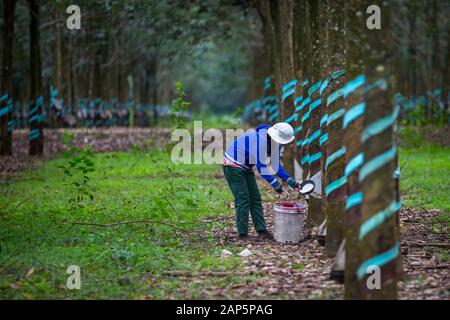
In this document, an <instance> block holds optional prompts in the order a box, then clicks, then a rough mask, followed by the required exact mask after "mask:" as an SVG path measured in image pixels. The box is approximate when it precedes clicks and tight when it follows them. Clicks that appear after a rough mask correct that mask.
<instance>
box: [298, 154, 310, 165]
mask: <svg viewBox="0 0 450 320" xmlns="http://www.w3.org/2000/svg"><path fill="white" fill-rule="evenodd" d="M307 162H309V154H307V155H305V156H304V157H303V158H302V161H301V162H300V163H301V164H305V163H307Z"/></svg>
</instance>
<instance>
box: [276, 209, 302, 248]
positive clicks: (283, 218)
mask: <svg viewBox="0 0 450 320" xmlns="http://www.w3.org/2000/svg"><path fill="white" fill-rule="evenodd" d="M307 210H308V206H307V205H306V204H303V203H297V202H277V203H275V205H274V208H273V211H274V214H275V233H274V238H275V240H276V241H278V242H280V243H298V242H299V241H300V238H301V234H302V231H303V223H304V221H305V214H306V212H307Z"/></svg>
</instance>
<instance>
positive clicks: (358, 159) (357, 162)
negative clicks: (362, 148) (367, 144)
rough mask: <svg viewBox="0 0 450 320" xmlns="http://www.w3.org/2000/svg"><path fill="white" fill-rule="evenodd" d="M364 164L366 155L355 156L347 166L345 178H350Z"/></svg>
mask: <svg viewBox="0 0 450 320" xmlns="http://www.w3.org/2000/svg"><path fill="white" fill-rule="evenodd" d="M363 163H364V153H362V152H360V153H358V154H357V155H356V156H354V157H353V158H352V159H351V160H350V161H349V162H348V163H347V165H346V166H345V176H347V177H348V176H350V175H351V174H352V173H353V172H354V171H355V170H356V169H358V168H359V167H360V166H362V165H363Z"/></svg>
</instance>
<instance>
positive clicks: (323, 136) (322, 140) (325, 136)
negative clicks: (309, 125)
mask: <svg viewBox="0 0 450 320" xmlns="http://www.w3.org/2000/svg"><path fill="white" fill-rule="evenodd" d="M327 141H328V133H325V134H323V135H322V136H321V137H320V140H319V143H320V146H322V145H323V144H324V143H325V142H327Z"/></svg>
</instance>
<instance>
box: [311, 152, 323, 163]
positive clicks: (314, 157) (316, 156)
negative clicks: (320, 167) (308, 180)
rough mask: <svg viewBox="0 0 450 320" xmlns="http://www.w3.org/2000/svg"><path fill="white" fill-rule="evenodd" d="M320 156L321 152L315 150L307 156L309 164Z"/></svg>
mask: <svg viewBox="0 0 450 320" xmlns="http://www.w3.org/2000/svg"><path fill="white" fill-rule="evenodd" d="M320 158H322V152H317V153H315V154H312V155H310V156H309V164H311V163H313V162H315V161H317V160H319V159H320Z"/></svg>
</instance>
